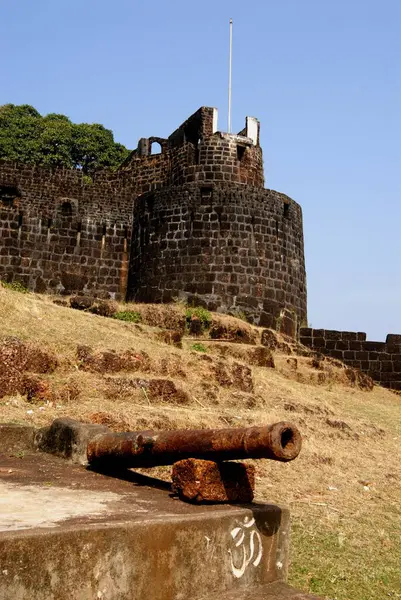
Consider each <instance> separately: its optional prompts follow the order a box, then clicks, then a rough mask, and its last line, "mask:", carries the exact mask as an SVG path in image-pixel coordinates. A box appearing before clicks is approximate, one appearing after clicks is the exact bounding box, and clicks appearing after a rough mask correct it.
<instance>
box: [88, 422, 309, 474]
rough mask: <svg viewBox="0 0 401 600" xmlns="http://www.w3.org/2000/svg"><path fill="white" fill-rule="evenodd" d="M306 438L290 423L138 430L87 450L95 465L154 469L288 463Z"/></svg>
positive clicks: (104, 438)
mask: <svg viewBox="0 0 401 600" xmlns="http://www.w3.org/2000/svg"><path fill="white" fill-rule="evenodd" d="M301 444H302V438H301V434H300V432H299V430H298V429H297V428H296V427H295V426H294V425H292V424H291V423H288V422H285V421H282V422H280V423H274V424H272V425H267V426H265V427H248V428H239V429H199V430H184V429H182V430H175V431H134V432H126V433H112V432H110V433H104V434H103V433H101V434H99V435H97V436H95V437H94V438H92V439H91V440H90V441H89V443H88V446H87V457H88V462H89V464H90V465H91V466H95V465H96V466H103V465H104V466H106V465H107V466H111V465H112V466H114V467H126V468H135V467H155V466H161V465H172V464H174V463H177V462H178V461H182V460H184V459H201V460H207V461H214V462H215V463H221V462H222V461H228V460H236V459H244V458H269V459H272V460H277V461H282V462H287V461H290V460H293V459H294V458H296V457H297V456H298V454H299V452H300V450H301Z"/></svg>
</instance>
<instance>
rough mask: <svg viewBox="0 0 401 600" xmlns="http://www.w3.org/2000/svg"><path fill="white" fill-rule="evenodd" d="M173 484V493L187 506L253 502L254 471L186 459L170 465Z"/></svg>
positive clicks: (240, 466)
mask: <svg viewBox="0 0 401 600" xmlns="http://www.w3.org/2000/svg"><path fill="white" fill-rule="evenodd" d="M172 480H173V489H174V491H175V492H176V493H177V494H178V496H179V497H180V498H181V500H186V501H188V502H196V503H198V504H199V503H202V502H213V503H217V502H237V503H238V502H252V500H253V494H254V489H255V467H254V466H253V465H245V464H244V463H235V462H222V463H216V462H213V461H211V460H199V459H196V458H188V459H186V460H180V461H179V462H176V463H175V464H174V465H173V469H172Z"/></svg>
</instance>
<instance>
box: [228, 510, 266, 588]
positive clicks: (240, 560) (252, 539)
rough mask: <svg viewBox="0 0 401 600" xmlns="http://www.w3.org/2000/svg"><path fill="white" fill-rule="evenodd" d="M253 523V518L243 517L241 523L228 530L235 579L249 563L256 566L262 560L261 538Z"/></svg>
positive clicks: (240, 575)
mask: <svg viewBox="0 0 401 600" xmlns="http://www.w3.org/2000/svg"><path fill="white" fill-rule="evenodd" d="M254 525H255V519H249V518H248V517H245V519H244V523H243V525H242V526H241V527H234V529H232V530H231V532H230V533H231V537H232V538H233V540H234V542H235V546H234V549H233V550H231V549H230V550H229V551H228V552H229V553H230V555H231V570H232V572H233V575H234V577H236V578H237V579H239V578H240V577H242V576H243V574H244V573H245V571H246V569H247V567H248V566H249V565H253V566H254V567H257V566H258V565H259V564H260V561H261V560H262V555H263V547H262V538H261V537H260V533H259V531H258V530H257V529H256V528H255V527H254ZM243 528H245V529H243Z"/></svg>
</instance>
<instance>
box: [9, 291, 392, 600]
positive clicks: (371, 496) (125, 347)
mask: <svg viewBox="0 0 401 600" xmlns="http://www.w3.org/2000/svg"><path fill="white" fill-rule="evenodd" d="M135 310H139V312H141V314H143V315H145V314H147V316H146V318H143V321H144V322H146V323H151V325H153V326H151V325H146V324H144V323H141V324H139V325H135V324H129V323H122V322H118V321H115V320H113V319H107V318H103V317H100V316H97V315H91V314H87V313H82V312H79V311H74V310H72V309H69V308H63V307H59V306H56V305H54V304H53V303H52V302H51V299H49V298H45V297H40V296H35V295H33V294H28V295H22V294H18V293H16V292H11V291H8V290H4V289H2V288H1V287H0V325H1V330H0V332H1V337H4V336H10V335H11V336H18V337H19V338H22V339H24V340H29V341H30V342H35V343H37V344H38V346H39V347H41V348H45V349H48V350H50V351H51V352H53V353H54V354H56V355H57V358H58V359H59V366H58V368H57V369H56V371H55V372H54V373H50V374H47V375H44V376H43V378H44V379H46V381H47V382H48V384H49V387H50V388H51V391H52V392H51V398H50V399H48V400H47V401H41V400H40V399H39V400H36V401H34V402H33V403H32V402H28V401H27V400H26V398H25V397H22V396H18V395H15V396H11V397H10V396H6V397H4V398H2V399H1V400H0V420H1V421H12V422H24V423H26V422H29V423H34V424H36V425H45V424H48V423H50V422H51V420H52V419H54V418H55V417H58V416H62V415H68V416H71V417H74V418H77V419H81V420H85V421H91V422H101V423H106V424H107V425H109V426H111V427H112V428H114V429H136V428H156V429H160V428H177V427H184V428H186V427H223V426H233V427H234V426H242V425H253V424H263V423H268V422H273V421H279V420H283V419H285V420H291V421H292V422H294V423H295V424H297V425H298V426H299V428H300V429H301V431H302V433H303V437H304V444H303V450H302V452H301V455H300V457H299V458H298V459H297V460H296V461H294V462H293V463H289V464H280V463H273V462H269V461H258V462H257V464H256V475H257V499H258V500H265V501H267V500H271V501H274V502H278V503H281V504H287V505H289V506H290V508H291V513H292V523H293V534H292V566H291V573H290V580H291V582H292V583H293V584H295V585H298V586H300V587H302V588H303V589H305V590H311V591H314V592H317V593H319V594H320V595H321V596H323V597H325V596H327V597H329V598H332V599H334V598H336V599H337V600H384V599H385V598H386V599H387V598H389V597H390V598H401V583H400V582H401V541H400V540H401V468H400V440H401V397H400V396H397V395H395V394H393V393H391V392H389V391H387V390H384V389H382V388H380V387H377V386H375V388H374V389H373V391H370V392H369V391H362V390H361V389H359V388H358V387H352V385H351V384H350V382H349V380H348V379H347V378H346V377H345V376H344V369H342V368H341V367H340V366H338V365H336V364H331V363H327V364H325V365H323V367H322V366H321V367H320V368H319V369H318V368H314V367H313V366H312V365H311V360H310V358H309V357H308V356H303V357H300V356H298V357H295V356H294V355H293V354H291V355H289V354H288V351H289V350H288V348H287V349H285V348H284V349H283V348H281V349H276V350H274V351H273V358H274V362H275V364H276V368H275V369H273V368H267V367H261V366H255V365H253V366H252V367H251V369H252V381H251V383H252V382H253V390H252V391H249V390H248V391H244V390H242V389H241V386H240V382H238V381H237V380H236V379H235V377H233V375H232V374H233V372H234V371H235V369H236V368H237V367H236V365H238V364H240V365H244V364H245V363H246V361H247V354H246V352H247V351H246V350H238V345H235V346H234V345H230V344H228V345H227V348H228V350H225V351H224V353H223V354H224V355H223V356H222V355H221V354H222V353H221V350H219V344H221V343H219V342H216V343H212V342H203V343H204V344H205V346H206V349H207V352H206V353H199V352H193V351H191V346H192V345H193V342H194V340H193V339H186V338H184V340H183V348H182V349H177V348H175V347H173V346H169V345H167V344H165V343H163V342H162V341H160V340H159V339H158V337H159V338H160V336H158V334H159V333H160V329H158V328H157V327H156V326H157V325H160V326H162V327H170V326H171V328H176V325H177V323H179V319H180V314H181V315H182V314H183V312H182V310H183V309H182V307H175V306H173V307H151V306H143V307H141V306H138V305H135ZM169 311H171V312H169ZM215 319H216V320H218V319H220V317H215ZM222 321H224V323H225V324H226V325H227V327H232V328H233V329H235V327H237V326H240V322H237V320H235V319H230V318H229V317H222ZM170 324H171V325H170ZM246 327H247V328H249V330H250V334H251V335H252V336H255V338H254V339H255V340H257V341H258V340H260V331H258V330H257V329H256V328H251V327H250V326H246ZM78 345H88V346H91V347H92V348H93V350H94V351H95V353H97V355H101V354H102V352H104V351H107V352H109V351H114V354H115V355H116V356H117V358H118V357H119V356H120V355H124V353H126V352H127V351H129V350H130V351H131V355H138V356H140V357H142V358H141V359H140V360H139V364H138V365H137V366H132V365H133V364H134V365H135V363H130V367H129V370H124V369H123V368H122V370H120V371H118V372H110V373H109V372H105V373H101V372H100V373H99V372H93V371H92V370H90V369H89V370H83V369H82V361H80V359H79V358H78V356H77V346H78ZM244 347H245V346H241V348H244ZM247 347H248V348H250V349H251V350H252V347H251V346H249V345H248V346H247ZM230 348H231V350H230ZM290 351H291V350H290ZM131 355H130V356H131ZM143 357H146V358H145V359H144V358H143ZM113 360H114V358H113ZM216 369H217V371H216ZM233 370H234V371H233ZM322 371H324V373H325V376H324V377H323V378H322V377H321V376H320V377H318V374H319V373H321V372H322ZM216 372H218V373H220V375H221V373H222V372H223V375H224V377H223V378H222V379H221V377H220V379H219V378H218V377H217V376H216ZM41 377H42V376H41ZM133 379H135V380H140V381H144V382H146V381H153V380H154V379H161V380H168V381H170V382H173V384H174V385H175V388H176V389H177V390H179V391H182V392H183V395H181V396H180V394H178V396H174V394H173V395H170V396H169V395H167V396H163V395H157V394H154V395H152V394H151V393H149V392H148V390H149V389H151V388H149V387H146V384H143V385H139V386H135V385H132V381H133ZM219 381H220V384H219ZM319 382H320V383H319ZM221 383H223V385H221ZM116 390H117V391H116ZM159 474H161V475H162V476H164V475H166V474H167V471H166V470H159Z"/></svg>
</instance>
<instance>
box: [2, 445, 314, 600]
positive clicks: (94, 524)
mask: <svg viewBox="0 0 401 600" xmlns="http://www.w3.org/2000/svg"><path fill="white" fill-rule="evenodd" d="M17 447H18V444H17V446H16V445H15V444H14V445H13V446H7V450H6V451H5V452H4V450H5V446H4V444H3V446H2V445H1V442H0V451H1V450H3V453H2V454H0V599H1V600H28V599H29V600H67V599H68V600H102V599H103V600H143V598H145V597H146V598H147V597H149V598H152V600H184V599H186V598H191V599H194V600H206V599H209V598H218V599H221V600H229V599H230V600H231V599H232V600H234V599H235V600H246V599H248V598H249V600H250V599H251V597H252V600H258V599H259V600H262V599H265V600H273V599H274V598H276V599H277V600H284V599H289V598H292V599H293V600H301V599H302V600H307V599H309V598H312V596H309V595H303V594H301V595H299V594H297V593H296V592H294V591H293V590H290V589H289V588H288V587H287V586H286V585H284V583H282V582H283V581H284V580H285V577H286V572H287V562H288V534H289V514H288V511H287V510H286V509H284V508H280V507H278V506H275V505H272V504H251V505H244V506H229V505H224V506H193V505H190V504H185V503H183V502H181V501H179V500H177V499H175V498H174V497H172V496H171V493H170V490H169V485H168V484H163V483H161V482H158V480H151V479H150V478H147V477H143V476H140V475H137V474H135V473H133V472H132V471H125V472H124V473H120V476H121V478H116V477H111V476H107V475H103V474H98V473H94V472H91V471H88V470H86V469H85V468H83V467H81V466H76V465H72V464H69V463H68V462H66V461H65V460H63V459H61V458H57V457H54V456H51V455H47V454H43V453H40V452H34V451H33V450H32V449H30V448H29V444H28V450H27V451H24V450H18V449H17ZM9 448H11V450H10V449H9ZM155 485H158V486H159V487H158V488H157V487H155ZM273 582H281V583H280V585H278V584H276V583H275V584H274V585H272V584H273Z"/></svg>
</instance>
